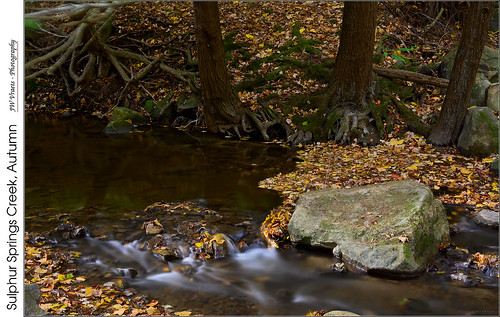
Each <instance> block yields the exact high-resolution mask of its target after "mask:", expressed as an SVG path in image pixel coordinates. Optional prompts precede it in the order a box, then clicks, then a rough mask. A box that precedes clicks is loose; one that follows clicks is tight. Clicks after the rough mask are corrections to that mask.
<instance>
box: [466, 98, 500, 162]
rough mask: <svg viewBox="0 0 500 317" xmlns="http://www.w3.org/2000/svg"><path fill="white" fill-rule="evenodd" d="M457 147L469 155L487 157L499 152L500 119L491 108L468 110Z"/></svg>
mask: <svg viewBox="0 0 500 317" xmlns="http://www.w3.org/2000/svg"><path fill="white" fill-rule="evenodd" d="M457 147H458V149H459V150H460V152H461V153H462V154H464V155H467V156H480V157H485V156H488V155H490V154H492V153H498V119H497V117H496V116H495V114H494V113H493V111H491V109H490V108H488V107H477V108H472V109H470V110H469V111H467V115H466V117H465V121H464V127H463V128H462V132H461V133H460V136H459V138H458V143H457Z"/></svg>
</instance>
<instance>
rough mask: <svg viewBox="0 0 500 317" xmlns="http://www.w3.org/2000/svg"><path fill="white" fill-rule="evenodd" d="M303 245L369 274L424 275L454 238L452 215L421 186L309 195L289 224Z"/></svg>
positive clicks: (294, 239)
mask: <svg viewBox="0 0 500 317" xmlns="http://www.w3.org/2000/svg"><path fill="white" fill-rule="evenodd" d="M288 231H289V234H290V239H291V241H292V242H295V243H297V244H299V245H306V246H310V247H319V248H329V249H333V252H334V254H335V255H337V256H341V257H342V259H343V260H345V261H347V262H348V263H351V264H354V265H356V266H358V267H361V268H362V269H364V270H367V271H368V272H373V273H379V274H389V275H413V274H416V273H418V272H421V271H422V270H423V269H424V268H425V267H426V265H427V262H428V261H429V260H430V259H431V258H432V257H433V256H434V255H435V254H436V252H437V250H438V246H439V244H440V243H441V242H442V241H446V240H448V239H449V224H448V221H447V219H446V212H445V210H444V208H443V206H442V204H441V202H440V201H439V200H436V199H434V196H433V194H432V192H431V190H430V189H429V188H428V187H427V186H425V185H422V184H420V183H418V182H416V181H397V182H388V183H383V184H377V185H368V186H362V187H356V188H352V189H327V190H316V191H310V192H307V193H304V194H302V195H301V196H300V198H299V199H298V201H297V206H296V209H295V212H294V213H293V215H292V218H291V219H290V223H289V225H288Z"/></svg>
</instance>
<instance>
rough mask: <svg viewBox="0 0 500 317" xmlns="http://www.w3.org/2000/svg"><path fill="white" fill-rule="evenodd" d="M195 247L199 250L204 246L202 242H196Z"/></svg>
mask: <svg viewBox="0 0 500 317" xmlns="http://www.w3.org/2000/svg"><path fill="white" fill-rule="evenodd" d="M194 245H195V246H197V247H198V248H201V246H202V245H203V243H201V242H196V243H195V244H194Z"/></svg>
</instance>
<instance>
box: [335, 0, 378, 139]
mask: <svg viewBox="0 0 500 317" xmlns="http://www.w3.org/2000/svg"><path fill="white" fill-rule="evenodd" d="M376 18H377V2H345V3H344V14H343V17H342V31H341V35H340V47H339V53H338V55H337V58H336V59H335V66H334V69H333V72H332V81H331V85H330V87H329V88H328V93H327V109H326V110H327V112H328V113H335V114H334V115H333V116H334V117H338V116H340V117H341V119H340V120H336V123H335V124H334V125H335V127H334V129H333V130H335V131H333V134H334V135H335V141H337V142H340V143H350V142H362V143H367V142H366V141H367V140H364V139H366V138H368V143H373V142H377V141H378V138H377V140H373V138H374V136H373V133H372V132H373V131H370V130H373V129H372V128H373V126H374V125H373V124H371V123H370V121H371V120H370V119H369V118H368V109H369V104H370V102H371V97H372V96H371V93H370V90H371V83H372V59H373V46H374V41H375V27H376V25H377V20H376ZM369 126H370V127H369ZM327 128H328V120H327ZM330 128H331V127H330ZM370 139H371V140H370Z"/></svg>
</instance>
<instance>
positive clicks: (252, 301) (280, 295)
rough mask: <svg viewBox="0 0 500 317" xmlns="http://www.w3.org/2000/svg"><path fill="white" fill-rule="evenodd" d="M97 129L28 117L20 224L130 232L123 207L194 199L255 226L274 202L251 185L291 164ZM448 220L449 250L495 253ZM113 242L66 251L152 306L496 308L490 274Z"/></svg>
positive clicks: (246, 147)
mask: <svg viewBox="0 0 500 317" xmlns="http://www.w3.org/2000/svg"><path fill="white" fill-rule="evenodd" d="M103 128H104V123H102V122H98V121H85V120H83V119H76V120H71V121H63V122H59V121H54V122H52V121H48V120H40V119H34V118H29V119H28V120H27V122H26V152H27V153H26V216H27V221H26V228H27V230H28V231H43V230H48V229H53V228H54V222H52V223H50V222H46V221H42V219H43V220H47V219H48V218H50V217H53V216H55V215H58V214H63V213H69V215H70V216H71V218H72V220H73V221H75V222H76V223H77V224H82V225H86V226H93V227H95V226H100V228H101V230H103V231H104V232H106V230H107V231H108V232H112V231H113V230H115V229H116V226H117V225H120V223H122V225H120V226H121V227H127V225H123V223H128V226H129V227H131V228H132V227H133V228H135V227H137V226H136V225H135V224H130V219H131V218H133V217H131V216H130V213H133V212H137V211H140V210H143V209H144V208H145V207H146V206H147V205H149V204H151V203H153V202H156V201H162V200H163V201H186V200H195V201H197V202H198V203H201V204H204V205H207V206H208V207H209V208H211V209H214V210H217V212H219V213H221V214H231V213H232V214H237V215H238V216H232V217H231V216H229V217H225V218H224V219H226V220H225V221H231V220H236V219H238V220H237V221H238V222H241V221H242V219H246V218H245V217H251V218H252V219H254V220H255V222H257V223H258V221H260V220H262V218H263V217H265V215H266V213H267V212H268V211H269V210H270V209H271V208H273V207H274V206H276V205H278V204H279V203H280V202H281V199H280V197H279V195H278V194H276V193H274V192H271V191H267V190H263V189H258V188H257V182H258V181H259V180H262V179H264V178H265V177H268V176H270V175H273V174H275V173H277V172H280V171H286V170H289V169H291V168H292V166H293V162H292V160H291V156H292V155H293V153H292V152H291V151H290V150H287V149H285V148H282V147H279V146H275V145H263V144H256V143H250V142H239V141H223V140H220V139H218V138H214V137H210V136H206V135H204V136H200V135H196V136H193V135H188V134H185V133H182V132H178V131H157V132H147V133H143V134H134V135H125V136H113V137H109V136H106V135H104V134H103V133H102V129H103ZM242 213H243V214H245V215H244V216H241V214H242ZM61 217H64V215H63V216H61ZM259 219H260V220H259ZM454 221H456V222H457V223H458V224H460V225H461V226H462V228H463V229H464V230H463V232H462V233H460V234H457V235H455V236H454V241H455V243H456V244H457V245H458V246H461V247H463V248H469V250H470V251H471V252H477V251H483V250H484V251H488V250H490V251H491V250H493V251H496V252H498V236H497V234H498V233H497V232H496V231H488V230H481V229H480V228H478V227H477V226H475V225H472V224H471V223H470V222H468V221H466V219H462V218H460V219H455V220H454ZM127 232H128V231H123V232H122V235H123V234H127ZM109 236H113V235H109ZM119 236H121V235H114V237H119ZM117 239H118V238H117ZM123 240H127V241H131V240H134V239H128V238H127V237H123V239H122V240H120V241H117V240H112V241H101V240H95V239H92V238H90V237H89V238H85V239H80V240H75V241H72V242H70V243H74V244H73V245H70V247H71V248H75V249H78V250H80V251H81V250H83V251H84V256H83V258H86V257H87V258H89V259H92V260H91V261H89V263H87V264H85V265H84V264H82V267H81V270H82V271H85V270H88V273H89V274H88V276H89V278H90V279H92V278H97V279H100V280H101V281H102V280H106V278H107V277H108V278H109V275H110V274H111V275H112V276H121V275H123V276H124V278H125V280H126V283H128V284H129V285H131V286H134V287H136V288H138V289H141V290H142V291H145V292H148V293H149V294H150V295H152V296H155V297H157V298H158V299H161V303H164V304H171V305H174V307H175V308H176V309H177V308H178V309H180V310H183V309H186V310H190V311H193V313H202V314H206V315H222V314H230V315H237V314H275V315H304V314H305V313H307V311H308V310H322V309H324V310H333V309H341V310H349V311H353V312H356V313H358V314H390V315H408V314H420V315H422V314H426V315H448V314H458V315H462V314H482V315H496V314H497V313H498V290H497V289H496V288H497V285H498V282H497V281H496V282H493V284H490V285H489V286H488V285H486V286H480V287H473V288H466V287H463V286H460V285H457V284H456V283H455V284H454V283H452V281H450V277H449V274H437V273H427V274H424V275H422V276H420V277H418V278H414V279H409V280H389V279H382V278H377V277H373V276H369V275H367V274H363V273H352V272H349V273H347V274H342V273H334V272H333V271H331V270H330V269H329V267H330V265H331V264H332V263H333V262H334V261H336V260H334V259H333V257H332V255H331V254H318V253H312V252H310V251H305V250H295V249H293V248H292V249H291V250H286V251H280V250H269V249H259V248H255V249H250V250H247V251H246V252H244V253H235V254H233V255H232V256H229V257H227V258H225V259H223V260H218V261H210V262H199V261H195V260H193V259H192V258H191V257H189V250H185V254H184V256H185V257H184V258H183V259H181V260H177V261H173V262H168V263H166V262H164V261H160V260H159V259H158V258H156V257H154V256H153V255H151V254H150V253H148V252H147V251H145V250H144V248H143V247H141V245H142V244H141V243H143V242H144V241H132V242H130V243H128V244H126V243H123ZM166 268H168V269H169V270H170V271H169V272H165V270H166ZM92 270H93V272H94V273H92V274H90V271H92ZM124 272H125V273H124ZM126 272H134V274H126ZM447 273H449V272H447Z"/></svg>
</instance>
